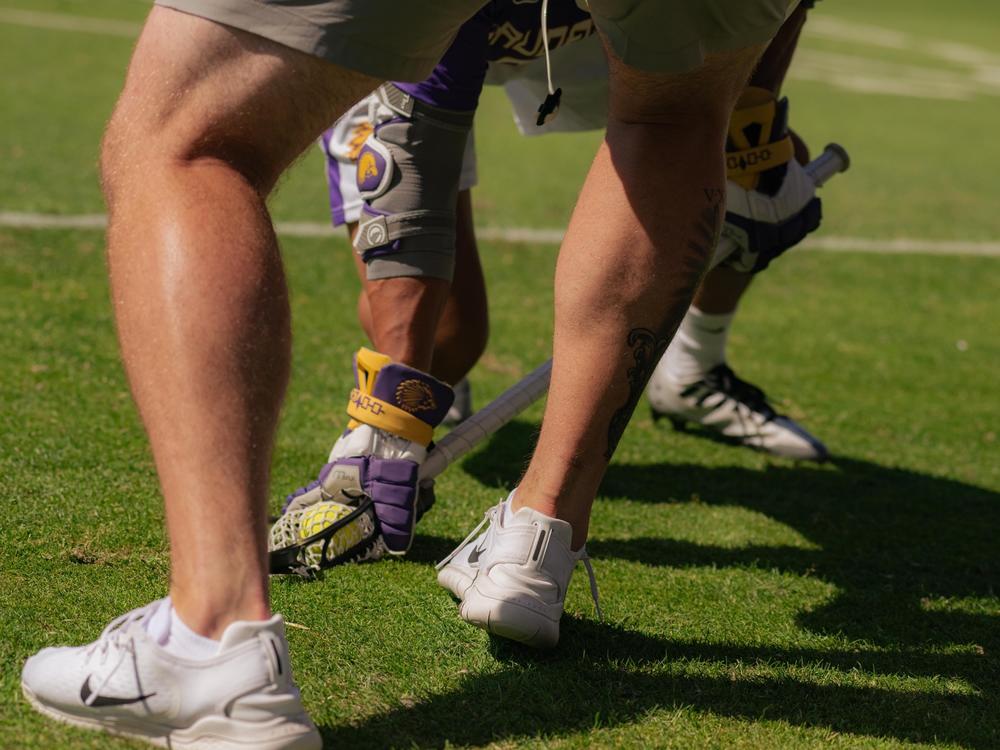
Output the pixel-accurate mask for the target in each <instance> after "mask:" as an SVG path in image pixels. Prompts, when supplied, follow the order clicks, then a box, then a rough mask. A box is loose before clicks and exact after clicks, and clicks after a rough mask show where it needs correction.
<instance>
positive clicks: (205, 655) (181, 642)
mask: <svg viewBox="0 0 1000 750" xmlns="http://www.w3.org/2000/svg"><path fill="white" fill-rule="evenodd" d="M163 648H165V649H166V650H167V652H168V653H171V654H173V655H174V656H184V657H187V658H188V659H209V658H211V657H213V656H215V655H216V654H217V653H219V641H217V640H215V639H214V638H206V637H205V636H203V635H199V634H198V633H196V632H194V631H193V630H191V628H189V627H188V626H187V625H185V624H184V621H183V620H182V619H181V618H180V617H178V616H177V611H176V610H175V609H174V608H173V607H171V608H170V638H169V639H168V640H167V642H166V644H164V646H163Z"/></svg>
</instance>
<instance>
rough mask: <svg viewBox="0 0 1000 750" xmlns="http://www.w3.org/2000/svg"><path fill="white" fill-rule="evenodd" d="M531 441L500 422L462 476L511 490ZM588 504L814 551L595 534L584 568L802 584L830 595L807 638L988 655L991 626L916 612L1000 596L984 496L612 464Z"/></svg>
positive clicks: (927, 482)
mask: <svg viewBox="0 0 1000 750" xmlns="http://www.w3.org/2000/svg"><path fill="white" fill-rule="evenodd" d="M534 433H535V428H534V426H533V425H530V424H526V423H522V422H513V423H511V424H510V425H508V426H507V427H506V428H504V430H501V431H500V432H499V433H498V434H497V436H495V438H494V439H493V441H491V444H490V447H489V449H488V450H485V451H482V452H480V453H478V454H477V455H475V456H473V457H472V458H471V459H470V460H468V461H466V462H465V470H466V471H467V472H469V473H470V474H472V475H473V476H475V477H476V478H477V479H478V480H479V481H481V482H483V483H484V484H501V483H503V482H512V481H514V479H515V478H513V477H511V476H510V474H509V467H510V466H511V463H510V462H509V458H510V456H511V455H512V454H515V453H521V452H522V451H523V450H524V449H525V448H524V446H526V445H527V446H530V443H531V438H532V436H533V435H534ZM505 467H506V470H507V472H508V474H507V475H506V476H504V475H503V474H502V472H503V471H504V468H505ZM600 495H601V496H602V497H605V498H606V497H623V498H628V499H629V500H632V501H638V502H648V503H657V504H671V503H678V502H699V503H704V504H705V505H726V506H734V505H735V506H741V507H744V508H748V509H751V510H754V511H756V512H758V513H761V514H762V515H765V516H767V517H769V518H772V519H774V520H776V521H779V522H781V523H783V524H785V525H787V526H789V527H791V528H793V529H795V530H796V531H797V532H798V533H799V534H801V535H802V536H803V537H805V538H806V539H807V540H808V541H809V542H811V543H812V544H814V545H815V546H816V547H818V548H819V549H813V550H810V549H801V548H798V547H782V546H766V545H762V546H750V547H738V548H728V547H716V546H711V545H700V544H693V543H690V542H683V541H677V540H672V539H662V538H653V537H648V536H647V537H642V536H639V537H636V538H629V539H601V538H600V537H599V536H597V537H596V538H592V540H591V541H589V542H588V543H587V549H588V550H589V552H590V554H591V555H592V556H593V557H595V558H598V559H599V558H602V557H604V558H609V557H614V558H619V559H625V560H632V561H635V562H641V563H643V564H646V565H664V566H671V567H694V566H712V565H714V566H744V567H745V566H756V567H762V568H774V569H778V570H781V571H787V572H790V573H795V574H799V575H810V576H814V577H817V578H820V579H822V580H824V581H827V582H829V583H832V584H834V585H836V586H837V588H838V589H839V595H838V596H837V597H836V598H835V599H834V600H833V601H831V602H830V603H829V604H828V605H826V606H824V607H822V608H819V609H816V610H814V611H812V612H809V613H803V614H802V615H801V616H800V618H799V620H800V623H801V624H802V626H803V627H805V628H807V629H809V630H812V631H814V632H818V633H824V634H841V635H844V636H846V637H848V638H851V639H863V640H866V641H869V642H871V643H873V644H877V645H879V646H884V647H894V648H900V649H910V648H913V647H917V646H923V645H941V644H951V643H972V644H979V645H981V646H986V645H987V644H989V645H990V646H992V648H993V650H998V649H1000V618H996V617H990V616H987V615H975V614H967V613H962V612H955V611H954V610H952V611H935V610H934V609H933V606H928V604H933V603H929V602H928V600H929V599H937V598H954V597H977V596H996V595H997V593H998V592H1000V554H998V548H1000V542H998V537H997V533H998V532H997V530H998V529H1000V494H998V493H996V492H992V491H990V490H986V489H983V488H980V487H975V486H972V485H968V484H963V483H962V482H957V481H954V480H951V479H944V478H940V477H934V476H930V475H927V474H921V473H918V472H914V471H910V470H907V469H900V468H892V467H887V466H880V465H878V464H873V463H869V462H866V461H858V460H854V459H847V458H838V459H836V460H835V461H834V462H832V463H830V464H826V465H822V466H820V465H816V464H810V463H800V464H796V465H787V464H775V465H771V466H769V467H767V468H766V469H765V470H754V469H745V468H737V467H728V468H708V467H705V466H700V465H697V464H669V463H663V464H655V465H636V466H634V465H628V464H612V465H611V466H610V467H609V469H608V473H607V475H606V476H605V479H604V482H603V484H602V486H601V492H600ZM599 502H600V500H599ZM637 531H638V532H640V533H641V529H637Z"/></svg>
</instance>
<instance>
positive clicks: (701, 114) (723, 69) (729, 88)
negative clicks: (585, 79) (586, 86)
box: [608, 45, 764, 135]
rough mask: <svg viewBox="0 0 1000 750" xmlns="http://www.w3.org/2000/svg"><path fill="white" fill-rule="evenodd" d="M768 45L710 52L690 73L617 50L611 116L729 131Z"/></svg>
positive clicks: (635, 121) (613, 61) (613, 62)
mask: <svg viewBox="0 0 1000 750" xmlns="http://www.w3.org/2000/svg"><path fill="white" fill-rule="evenodd" d="M763 49H764V46H763V45H762V46H757V47H748V48H745V49H741V50H736V51H734V52H726V53H721V54H713V55H708V56H707V57H706V58H705V61H704V62H703V63H702V65H701V66H700V67H698V68H696V69H694V70H691V71H688V72H685V73H649V72H646V71H641V70H637V69H635V68H632V67H629V66H628V65H626V64H625V63H623V62H622V61H621V60H619V59H617V58H615V57H614V56H613V55H612V54H610V53H609V55H608V64H609V70H610V93H609V117H610V119H611V120H613V121H617V122H619V123H624V124H635V125H652V126H660V127H664V126H666V127H674V128H675V129H676V130H678V131H681V132H689V133H691V134H692V135H701V134H710V135H716V134H721V133H724V132H725V129H726V125H727V124H728V122H729V117H730V115H731V114H732V110H733V107H734V106H735V104H736V100H737V98H738V97H739V95H740V92H741V91H742V90H743V89H744V87H745V86H746V83H747V81H748V79H749V77H750V74H751V72H752V70H753V67H754V65H755V63H756V61H757V59H758V58H759V57H760V54H761V52H762V51H763Z"/></svg>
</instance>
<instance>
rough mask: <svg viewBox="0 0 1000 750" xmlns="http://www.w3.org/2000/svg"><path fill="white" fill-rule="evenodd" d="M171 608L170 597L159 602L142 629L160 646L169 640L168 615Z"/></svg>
mask: <svg viewBox="0 0 1000 750" xmlns="http://www.w3.org/2000/svg"><path fill="white" fill-rule="evenodd" d="M172 611H173V606H172V605H171V604H170V597H169V596H168V597H167V598H166V599H161V600H160V606H159V607H157V608H156V611H154V612H153V615H152V617H150V618H149V619H148V620H146V623H145V625H144V627H145V628H146V632H147V633H149V636H150V637H151V638H152V639H153V640H154V641H156V642H157V644H159V645H160V646H162V645H163V644H164V643H166V642H167V640H168V639H169V638H170V613H171V612H172Z"/></svg>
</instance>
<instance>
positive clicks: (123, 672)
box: [21, 600, 322, 750]
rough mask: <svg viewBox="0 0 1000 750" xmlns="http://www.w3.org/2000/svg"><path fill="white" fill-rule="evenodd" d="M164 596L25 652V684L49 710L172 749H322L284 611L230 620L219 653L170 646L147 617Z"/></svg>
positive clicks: (51, 713)
mask: <svg viewBox="0 0 1000 750" xmlns="http://www.w3.org/2000/svg"><path fill="white" fill-rule="evenodd" d="M161 602H162V600H160V601H156V602H153V603H152V604H149V605H147V606H145V607H141V608H139V609H136V610H133V611H132V612H129V613H127V614H125V615H122V616H121V617H119V618H117V619H116V620H114V621H112V622H111V624H110V625H108V626H107V627H106V628H105V629H104V632H103V633H101V637H100V638H98V639H97V640H96V641H94V642H93V643H91V644H89V645H87V646H79V647H61V648H46V649H43V650H42V651H39V652H38V653H37V654H35V655H34V656H32V657H31V658H29V659H28V661H27V662H26V663H25V665H24V670H23V672H22V673H21V689H22V690H23V692H24V696H25V697H26V698H27V699H28V701H29V702H30V703H31V705H32V706H34V707H35V708H36V709H37V710H38V711H40V712H41V713H43V714H45V715H46V716H48V717H51V718H53V719H56V720H57V721H62V722H65V723H68V724H73V725H75V726H78V727H85V728H88V729H96V730H99V731H104V732H109V733H111V734H119V735H125V736H129V737H135V738H137V739H142V740H145V741H146V742H149V743H151V744H153V745H158V746H160V747H168V748H185V750H195V749H197V748H204V749H206V750H207V749H208V748H213V749H214V750H227V749H230V748H231V749H232V750H235V749H236V748H240V750H317V749H318V748H320V747H321V746H322V741H321V739H320V736H319V733H318V732H317V731H316V727H315V726H314V725H313V723H312V721H311V720H310V719H309V717H308V716H307V715H306V712H305V709H304V708H303V707H302V701H301V699H300V696H299V690H298V688H297V687H296V686H295V683H294V681H293V680H292V674H291V666H290V662H289V659H288V643H287V641H286V640H285V627H284V621H283V620H282V618H281V616H280V615H274V616H273V617H272V618H271V619H270V620H266V621H262V622H234V623H232V624H230V625H229V627H228V628H226V631H225V633H224V634H223V636H222V639H221V641H220V646H219V651H218V653H217V654H216V655H215V656H213V657H211V658H208V659H199V660H194V659H184V658H180V657H177V656H174V655H173V654H170V653H168V652H167V651H166V650H164V649H163V648H161V647H160V646H159V645H158V644H157V643H156V642H155V641H154V640H153V638H152V637H151V636H150V635H149V634H148V633H147V632H146V629H145V627H144V621H145V620H146V618H148V617H149V616H151V615H152V613H153V612H155V611H156V608H157V607H158V606H160V604H161Z"/></svg>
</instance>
